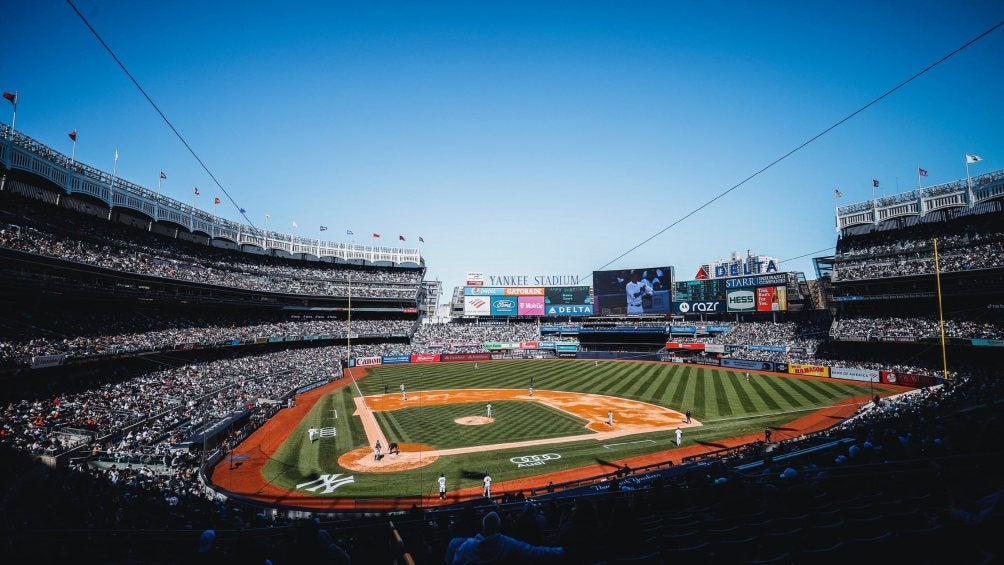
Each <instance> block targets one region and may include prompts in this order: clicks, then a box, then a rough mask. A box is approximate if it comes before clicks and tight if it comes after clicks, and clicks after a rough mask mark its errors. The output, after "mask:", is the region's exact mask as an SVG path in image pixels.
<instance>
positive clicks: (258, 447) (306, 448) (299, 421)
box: [212, 360, 900, 507]
mask: <svg viewBox="0 0 1004 565" xmlns="http://www.w3.org/2000/svg"><path fill="white" fill-rule="evenodd" d="M401 385H404V387H405V393H406V394H407V397H406V399H405V397H404V395H403V394H402V392H401ZM531 385H532V387H533V396H531V395H530V387H531ZM899 390H900V389H899V388H898V387H890V386H886V385H873V386H872V387H869V385H868V383H857V382H849V381H840V380H833V379H824V378H812V377H809V378H805V377H791V376H782V375H774V374H759V373H751V374H750V378H749V380H747V379H746V377H745V372H743V371H733V370H726V369H720V368H717V367H699V366H681V365H672V364H665V363H647V362H630V361H605V362H604V361H601V362H598V363H597V362H593V361H582V360H560V361H559V360H551V361H492V362H481V363H478V364H475V363H434V364H414V365H395V366H380V367H368V368H356V369H351V370H350V372H349V373H348V375H347V376H346V377H345V378H343V379H341V380H339V381H336V382H335V383H331V384H329V385H327V386H325V387H322V388H321V389H317V390H315V391H311V392H308V393H305V394H303V395H301V396H300V397H298V398H297V406H296V407H295V408H293V409H287V410H283V411H281V412H280V413H279V414H278V415H277V416H275V417H273V418H272V420H270V421H269V422H268V423H266V424H265V426H263V427H262V428H261V429H259V430H258V431H257V432H255V434H253V435H252V436H251V437H249V438H248V439H247V440H246V441H244V442H243V443H242V444H241V445H239V446H238V447H237V448H236V449H235V451H234V453H233V454H232V457H231V458H229V459H228V460H225V461H224V462H222V463H220V464H219V465H217V467H216V469H215V471H214V473H213V477H212V478H213V482H214V483H215V484H217V485H218V486H221V487H222V488H224V489H226V490H230V491H232V492H235V493H239V494H242V495H245V496H253V497H258V498H262V499H267V500H270V501H272V502H277V503H287V504H291V505H303V506H312V507H318V506H320V507H324V506H325V504H328V505H330V507H339V506H341V507H344V504H342V505H339V504H336V503H337V502H339V501H340V502H342V503H345V502H347V501H348V500H352V501H356V502H354V503H353V504H357V503H358V501H360V500H369V501H372V500H374V499H382V500H387V499H398V500H402V499H403V500H416V499H418V500H421V499H426V500H429V499H432V498H435V497H436V496H435V495H436V493H437V485H436V479H437V478H438V477H439V475H440V474H441V473H442V474H443V475H445V477H446V479H447V485H448V490H449V493H450V500H457V499H459V498H461V497H462V496H470V495H474V494H475V493H478V492H480V486H481V484H482V478H483V477H484V475H485V474H486V473H487V474H490V475H491V477H492V479H493V488H492V490H493V492H494V493H501V492H504V491H509V490H517V489H522V488H526V485H529V484H534V485H543V484H546V482H547V481H548V480H553V479H556V478H562V477H570V476H575V475H576V474H577V473H578V474H579V475H583V473H584V474H585V475H590V474H596V473H598V472H603V471H604V470H606V471H610V470H614V469H615V468H617V467H619V466H621V465H623V464H624V463H625V462H634V463H635V464H637V463H639V462H645V461H658V460H667V459H677V460H678V459H679V456H680V455H682V454H685V453H686V454H691V453H694V452H698V451H711V450H715V449H718V448H721V447H724V446H727V445H735V444H736V443H737V442H740V443H741V442H743V441H751V440H752V439H753V436H754V435H759V434H762V432H763V430H765V429H766V428H772V430H773V436H772V437H773V440H774V441H777V440H782V439H785V438H787V437H792V436H794V435H798V434H801V433H804V432H805V431H808V430H809V429H810V428H812V426H808V427H807V425H806V423H807V422H809V421H811V422H812V423H813V426H814V429H819V428H821V427H825V426H826V425H829V424H831V423H835V422H836V421H839V418H840V417H842V416H845V415H848V414H850V413H853V411H854V410H855V409H856V408H857V407H858V406H859V405H860V404H861V403H863V402H866V401H867V400H868V398H870V395H871V394H873V393H877V394H889V393H892V392H898V391H899ZM489 404H490V405H491V406H492V414H491V417H489V416H488V413H487V406H488V405H489ZM822 409H827V410H829V411H830V412H831V413H833V414H836V415H829V416H820V414H821V412H820V411H821V410H822ZM688 410H689V411H690V412H691V417H692V418H691V421H690V423H687V422H686V417H685V413H686V412H687V411H688ZM611 412H612V414H611ZM611 415H612V417H613V423H612V424H611V422H610V417H611ZM827 418H829V420H828V421H827V420H826V419H827ZM793 423H795V424H793ZM311 428H313V429H314V430H317V432H316V434H315V439H314V441H313V442H312V441H310V439H309V434H308V430H310V429H311ZM677 429H679V430H680V431H681V433H682V445H681V446H680V447H677V445H676V435H677V434H676V432H677ZM760 437H762V435H760ZM377 441H380V443H381V446H382V448H383V449H382V451H381V457H380V458H377V457H375V454H374V450H373V446H374V444H375V443H376V442H377ZM392 442H393V443H396V444H398V446H399V447H400V451H401V453H400V454H388V447H389V444H390V443H392ZM556 482H557V481H556ZM325 501H326V502H325ZM308 502H309V503H308Z"/></svg>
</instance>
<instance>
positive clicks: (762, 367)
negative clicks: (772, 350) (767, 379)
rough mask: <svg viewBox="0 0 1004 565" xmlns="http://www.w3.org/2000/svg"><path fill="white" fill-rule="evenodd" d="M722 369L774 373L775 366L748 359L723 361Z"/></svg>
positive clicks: (768, 362) (767, 362)
mask: <svg viewBox="0 0 1004 565" xmlns="http://www.w3.org/2000/svg"><path fill="white" fill-rule="evenodd" d="M721 364H722V367H731V368H733V369H748V370H750V371H773V370H774V364H773V363H771V362H770V361H750V360H748V359H728V358H726V359H722V363H721Z"/></svg>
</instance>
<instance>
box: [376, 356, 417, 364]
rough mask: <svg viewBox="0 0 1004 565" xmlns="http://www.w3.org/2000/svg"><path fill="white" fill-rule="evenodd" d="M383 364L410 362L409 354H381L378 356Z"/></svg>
mask: <svg viewBox="0 0 1004 565" xmlns="http://www.w3.org/2000/svg"><path fill="white" fill-rule="evenodd" d="M380 363H381V364H383V365H400V364H401V363H411V355H404V354H401V355H383V356H381V357H380Z"/></svg>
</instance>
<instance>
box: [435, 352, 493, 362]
mask: <svg viewBox="0 0 1004 565" xmlns="http://www.w3.org/2000/svg"><path fill="white" fill-rule="evenodd" d="M491 358H492V354H491V353H443V354H441V355H440V356H439V359H440V361H489V360H491Z"/></svg>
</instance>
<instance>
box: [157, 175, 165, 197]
mask: <svg viewBox="0 0 1004 565" xmlns="http://www.w3.org/2000/svg"><path fill="white" fill-rule="evenodd" d="M162 180H164V177H162V176H160V175H157V194H160V181H162Z"/></svg>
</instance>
